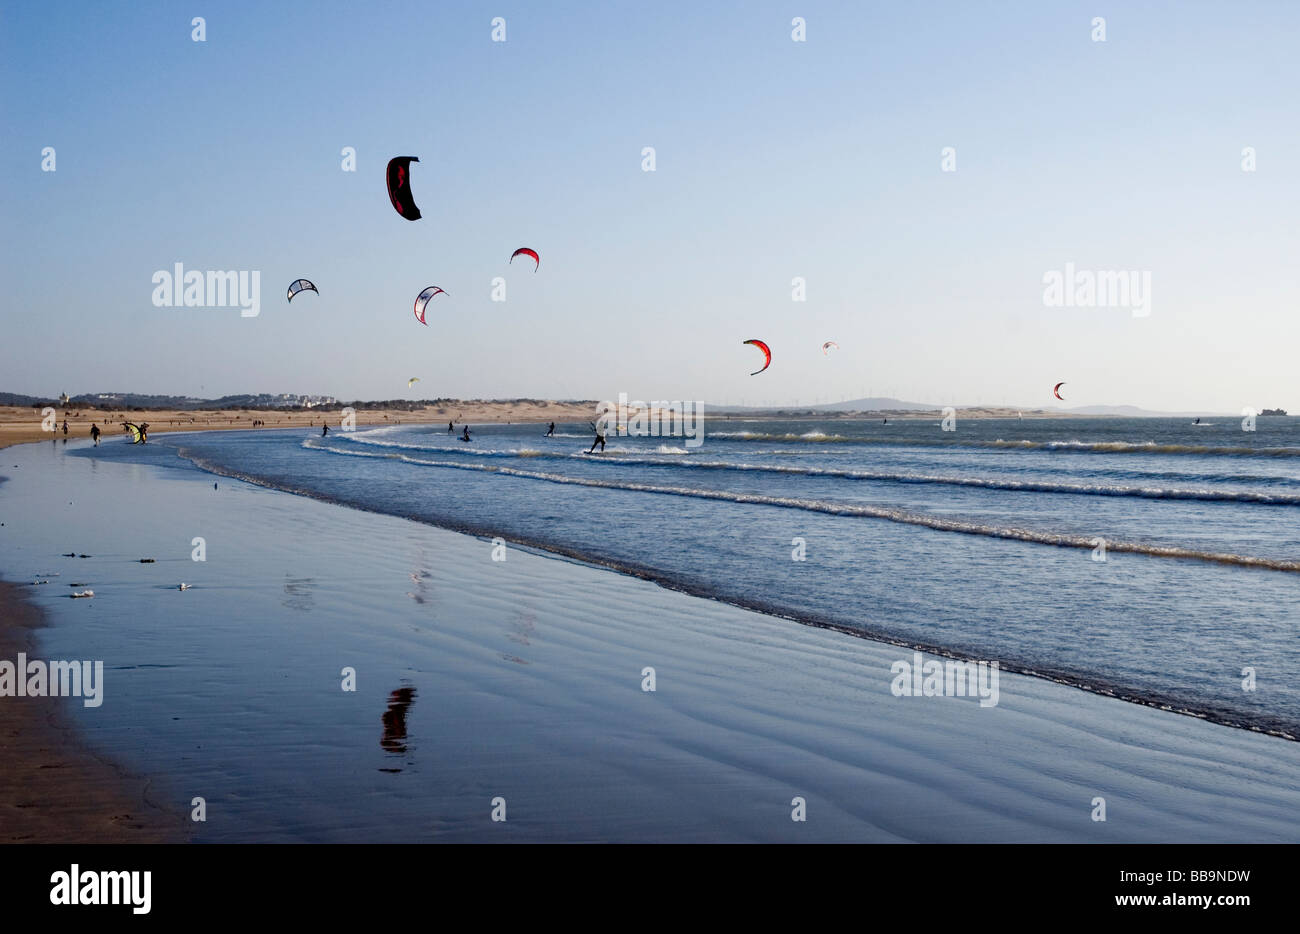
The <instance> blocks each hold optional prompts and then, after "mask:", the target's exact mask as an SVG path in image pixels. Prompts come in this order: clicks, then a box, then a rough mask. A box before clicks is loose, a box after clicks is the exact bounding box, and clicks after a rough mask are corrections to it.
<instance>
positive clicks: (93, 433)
mask: <svg viewBox="0 0 1300 934" xmlns="http://www.w3.org/2000/svg"><path fill="white" fill-rule="evenodd" d="M90 440H91V441H94V442H95V447H99V426H98V425H96V424H95V423H94V422H91V423H90Z"/></svg>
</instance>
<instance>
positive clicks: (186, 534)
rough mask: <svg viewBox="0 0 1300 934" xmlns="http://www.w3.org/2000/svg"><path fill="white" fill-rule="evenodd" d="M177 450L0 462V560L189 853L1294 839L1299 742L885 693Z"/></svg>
mask: <svg viewBox="0 0 1300 934" xmlns="http://www.w3.org/2000/svg"><path fill="white" fill-rule="evenodd" d="M379 437H380V438H382V437H383V436H382V435H381V436H379ZM197 439H198V436H190V437H185V438H181V437H176V438H173V439H169V441H168V443H167V444H155V443H153V442H151V444H150V445H149V446H148V447H147V448H141V447H138V446H137V447H130V446H126V445H122V446H120V447H119V446H116V445H109V446H107V447H101V448H100V449H99V450H97V451H96V450H93V449H86V448H84V447H83V446H79V445H76V444H73V445H68V446H66V447H65V446H63V445H61V444H60V445H38V446H27V447H24V448H22V449H18V450H15V451H13V452H6V453H7V454H9V453H12V454H13V456H14V459H15V462H18V463H19V466H18V467H17V468H16V469H11V468H10V465H9V464H6V465H5V467H6V472H8V473H10V474H11V475H12V477H13V480H12V482H10V483H6V484H3V485H0V521H2V522H4V523H5V525H4V526H3V527H0V567H3V568H4V569H5V571H6V574H7V575H8V576H11V577H13V578H14V579H16V580H21V579H24V578H26V577H27V576H28V575H30V578H29V580H28V583H29V586H30V592H31V593H32V595H33V597H34V599H36V600H37V601H38V602H39V603H40V604H41V605H42V606H43V607H44V608H45V610H46V611H47V613H48V614H49V616H50V619H51V625H50V626H49V627H48V628H46V629H43V630H41V631H40V632H39V635H38V642H39V646H40V651H41V653H42V654H43V655H44V656H46V657H49V658H56V659H57V658H92V659H102V660H103V661H104V663H105V669H106V675H105V678H106V684H105V691H104V703H103V705H102V706H100V707H98V708H95V709H84V708H82V707H81V706H80V705H79V704H78V703H76V702H75V701H70V702H67V704H68V709H69V711H70V713H71V714H72V715H73V716H74V717H75V718H76V720H77V722H78V723H79V724H80V725H81V726H82V727H83V728H84V731H85V734H86V736H87V738H88V740H89V741H90V743H91V744H92V746H93V747H94V748H95V750H96V751H97V752H99V753H100V754H103V755H106V756H108V757H110V758H111V760H112V761H115V762H118V763H121V764H122V765H123V766H124V767H126V768H129V769H132V770H134V771H136V772H137V773H141V774H145V775H148V776H149V777H150V784H149V790H148V797H149V799H150V800H151V801H155V802H158V803H159V804H161V805H162V806H164V807H167V808H168V809H169V810H172V811H174V812H179V813H181V814H186V813H188V811H189V809H190V808H191V806H192V804H191V802H192V801H193V799H194V798H195V797H203V798H204V799H205V801H206V805H207V821H206V822H204V823H201V824H194V825H192V826H193V827H194V832H195V837H196V839H197V840H199V841H233V840H262V841H270V840H284V841H289V840H312V841H356V840H366V841H377V840H394V841H429V840H434V841H436V840H447V841H453V840H476V841H491V840H499V841H504V840H737V841H743V840H767V841H797V840H844V841H848V840H854V841H888V840H922V841H925V840H928V841H941V840H947V841H954V840H961V841H988V840H1015V841H1031V840H1037V841H1044V840H1053V841H1062V840H1112V841H1120V840H1129V841H1134V840H1146V841H1159V840H1182V841H1201V840H1204V841H1212V840H1220V841H1222V840H1273V841H1294V840H1296V839H1300V836H1298V835H1300V824H1298V823H1297V820H1300V819H1298V818H1297V816H1296V815H1300V777H1298V776H1300V746H1297V745H1296V744H1294V743H1290V742H1286V741H1284V740H1281V739H1275V738H1271V737H1266V736H1259V735H1255V734H1252V733H1250V732H1248V731H1244V730H1234V729H1230V728H1228V727H1223V726H1216V725H1214V724H1207V723H1203V722H1200V721H1198V720H1196V719H1193V718H1189V717H1181V716H1174V715H1171V714H1167V713H1163V712H1161V711H1159V710H1155V709H1150V708H1146V707H1142V706H1138V705H1133V704H1125V703H1122V702H1119V701H1115V700H1109V699H1106V698H1102V697H1097V696H1094V695H1090V694H1087V693H1085V692H1080V691H1076V690H1074V689H1071V688H1065V687H1062V686H1059V685H1055V684H1051V683H1049V682H1047V681H1043V680H1039V679H1035V678H1024V677H1021V678H1017V677H1015V676H1012V675H1007V676H1005V677H1004V678H1003V680H1002V687H1001V691H1002V694H1001V703H1000V705H998V706H995V707H990V708H987V709H986V708H984V707H982V706H980V704H979V703H978V702H975V701H974V699H971V698H967V699H954V698H912V699H901V698H898V697H895V696H893V695H892V693H891V692H890V688H889V686H890V682H891V678H892V675H891V673H890V666H891V664H892V663H893V662H894V661H895V660H897V659H898V658H904V657H910V654H911V653H910V652H909V651H905V650H902V649H899V648H897V647H894V646H889V645H881V644H878V643H874V642H870V641H867V640H862V639H853V638H847V637H845V636H843V635H841V634H839V633H834V632H825V631H822V630H818V629H813V628H808V627H803V626H799V625H796V624H794V623H791V622H790V621H788V620H782V619H774V618H771V617H768V616H763V615H760V614H755V613H751V612H747V611H744V610H740V609H736V608H734V607H731V606H727V605H726V604H725V603H722V602H718V601H709V600H699V599H696V598H694V597H691V596H688V595H685V594H681V593H672V592H670V591H666V590H664V589H662V588H660V587H656V586H654V585H653V584H649V583H646V582H643V581H638V580H634V579H631V578H628V577H625V576H620V575H615V574H611V573H609V572H608V571H604V570H601V569H597V568H592V567H587V566H583V565H581V564H577V563H573V562H570V561H558V560H555V559H554V558H551V557H544V556H540V555H537V554H531V553H529V552H528V551H527V550H522V549H518V548H514V547H511V548H509V549H508V560H506V561H500V562H498V561H494V560H493V554H494V551H495V546H494V545H493V544H492V542H491V541H487V540H475V539H472V538H466V537H465V536H462V535H458V534H455V533H453V532H449V531H445V530H442V529H437V528H432V527H430V526H429V525H427V524H422V523H413V522H408V521H404V520H402V519H397V518H393V517H390V516H384V515H374V514H368V513H366V512H359V511H356V510H351V509H344V508H340V507H339V506H336V505H331V504H327V503H321V502H313V501H311V500H309V499H304V498H302V497H295V496H288V495H285V494H283V493H279V492H276V491H274V490H271V489H266V488H263V487H259V486H255V485H250V484H247V483H244V482H240V481H234V480H229V479H226V478H223V477H219V476H214V475H212V474H211V473H205V472H203V471H200V470H199V469H197V468H195V467H193V466H192V465H191V464H190V463H189V462H188V461H186V460H184V459H182V458H179V457H178V456H177V450H176V447H175V445H185V444H189V443H191V442H193V441H195V440H197ZM160 440H161V439H160ZM202 440H204V442H205V443H210V444H212V445H213V447H214V448H217V449H220V448H222V447H223V446H224V444H225V442H226V441H227V439H222V438H211V439H202ZM230 440H236V441H238V442H239V443H240V444H241V445H244V444H247V445H250V446H251V448H252V449H254V450H256V449H257V448H258V446H260V445H266V446H267V447H268V448H271V449H276V450H279V451H297V452H299V454H301V456H303V457H304V458H306V459H307V460H306V461H305V463H319V464H322V465H334V464H356V463H368V462H369V460H368V459H366V458H355V457H338V456H327V455H322V454H320V453H319V452H312V451H304V450H302V449H301V443H302V440H303V439H302V438H301V436H299V437H293V436H292V435H291V434H289V433H283V434H280V435H278V436H277V435H272V434H270V433H267V434H263V435H261V436H246V437H244V438H242V439H240V438H234V437H233V436H232V438H231V439H230ZM173 442H174V443H175V444H173ZM346 443H349V444H354V443H356V442H346ZM83 454H88V455H91V456H90V457H85V456H83ZM275 456H276V457H278V456H279V455H275ZM419 469H425V468H419ZM595 469H600V468H598V467H597V468H595ZM442 472H443V473H445V474H446V475H447V476H448V477H450V478H453V482H454V480H455V479H459V478H462V477H468V478H469V479H471V480H472V481H474V482H475V483H478V482H482V481H487V482H500V483H504V484H520V485H526V486H527V487H528V488H530V489H537V488H542V484H541V483H540V482H539V481H533V480H528V479H526V478H510V477H504V478H498V477H492V476H491V475H484V474H482V473H481V472H479V471H468V472H467V471H458V470H455V469H446V470H445V471H442ZM214 484H215V488H214ZM352 485H353V486H354V487H358V488H364V487H365V486H366V485H365V484H358V483H356V482H355V479H354V481H353V484H352ZM551 487H555V488H556V489H558V490H560V491H562V492H566V493H569V492H572V493H576V494H581V495H585V496H591V495H592V489H591V488H588V487H576V488H574V489H573V490H572V491H570V490H569V487H567V486H565V485H562V484H547V485H545V487H544V488H546V489H550V488H551ZM614 492H615V493H616V494H617V495H619V496H631V495H637V496H644V497H649V494H639V493H636V494H634V492H633V491H614ZM443 495H446V491H445V490H444V489H442V488H440V487H439V486H438V485H437V484H436V483H435V484H433V485H432V486H430V487H429V488H428V489H427V490H426V492H425V494H424V498H425V499H426V500H428V501H430V502H434V501H437V500H438V498H439V497H440V496H443ZM602 495H603V494H602ZM657 499H658V500H661V501H663V502H667V503H672V502H675V501H676V499H675V498H674V497H672V496H662V497H657ZM688 501H689V500H688ZM550 508H557V506H556V504H554V503H552V504H551V507H550ZM746 508H750V509H757V508H758V507H755V506H752V505H747V506H746ZM764 508H770V507H764ZM780 512H781V514H782V515H784V514H787V513H790V512H791V510H783V511H780ZM670 518H671V515H670ZM840 521H850V522H853V523H859V522H861V520H857V519H853V520H842V519H841V520H840ZM863 524H865V525H867V526H868V527H870V528H881V529H889V530H891V533H892V534H899V533H902V532H911V531H913V529H914V527H912V526H906V525H899V524H896V523H890V522H876V521H871V522H868V523H863ZM921 531H922V532H923V533H924V534H925V535H936V536H937V535H939V534H940V533H937V532H933V531H931V530H926V529H922V530H921ZM706 532H707V529H704V528H701V529H699V530H698V532H697V534H699V535H700V536H701V537H702V536H704V535H705V534H706ZM196 537H202V538H203V539H204V546H205V548H206V554H205V558H206V560H204V561H194V560H192V557H193V555H192V552H193V548H194V547H195V546H194V539H195V538H196ZM949 538H951V539H952V540H954V541H962V542H983V541H984V539H982V538H980V537H978V536H963V535H951V533H947V537H944V538H941V539H940V540H941V541H947V540H948V539H949ZM813 541H815V539H812V538H810V540H809V543H810V545H811V544H812V543H813ZM990 541H992V540H990ZM995 543H996V542H995ZM1016 545H1017V547H1029V546H1028V545H1025V544H1024V543H1016ZM1034 547H1039V548H1041V547H1043V546H1034ZM1052 551H1062V549H1052ZM65 552H72V553H74V554H87V555H89V557H87V558H80V557H71V558H68V557H63V553H65ZM141 558H153V559H155V560H154V561H153V562H151V563H141V562H140V559H141ZM804 565H805V566H815V558H814V556H813V554H812V553H810V557H809V560H808V561H807V562H804ZM1207 566H1208V565H1207ZM1235 570H1238V571H1240V569H1235ZM1251 573H1261V572H1251ZM1270 573H1271V574H1273V575H1276V576H1281V577H1286V575H1282V574H1280V573H1279V572H1270ZM15 575H17V576H15ZM34 580H46V581H48V583H45V584H35V585H33V584H31V581H34ZM181 582H185V583H188V584H190V585H192V586H191V588H190V589H188V590H186V591H183V592H182V591H180V590H179V589H178V584H179V583H181ZM74 583H75V584H76V586H77V587H78V589H80V588H82V587H89V588H92V589H93V590H94V591H95V597H94V598H92V599H89V600H69V599H67V597H66V593H67V592H69V591H70V590H71V589H72V585H73V584H74ZM647 665H650V666H654V667H655V668H656V669H657V672H658V689H657V692H655V693H646V692H644V691H643V690H642V689H641V685H642V677H643V671H644V669H645V666H647ZM345 667H346V668H353V669H355V671H356V674H357V682H356V691H355V692H345V691H343V690H342V689H341V687H342V684H341V681H342V670H343V669H344V668H345ZM10 700H12V699H10ZM4 702H10V701H4ZM24 702H26V703H40V701H34V700H31V699H28V700H26V701H24ZM1096 794H1103V795H1104V796H1106V797H1107V798H1108V800H1109V801H1110V802H1111V805H1112V819H1111V822H1110V823H1109V824H1104V825H1098V824H1095V823H1093V822H1092V821H1091V819H1090V818H1089V814H1090V810H1091V806H1090V804H1089V802H1090V801H1091V800H1092V798H1093V797H1094V796H1095V795H1096ZM795 795H799V796H801V797H805V798H806V799H807V801H808V802H809V807H810V813H811V814H812V815H813V816H812V817H811V818H810V823H809V824H808V825H806V826H805V825H802V824H796V823H793V822H791V820H790V818H789V811H790V803H791V800H792V797H793V796H795ZM497 797H502V798H504V799H506V801H507V802H508V809H509V810H508V813H509V820H508V821H506V822H504V823H498V822H494V821H492V820H491V819H490V816H489V815H490V811H491V809H492V804H491V802H492V800H493V799H494V798H497Z"/></svg>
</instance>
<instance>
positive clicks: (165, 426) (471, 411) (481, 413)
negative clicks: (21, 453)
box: [0, 399, 596, 448]
mask: <svg viewBox="0 0 1300 934" xmlns="http://www.w3.org/2000/svg"><path fill="white" fill-rule="evenodd" d="M595 405H596V403H594V402H556V401H551V400H543V399H519V400H513V401H509V400H481V399H471V400H466V401H461V400H454V401H449V402H447V403H446V404H441V405H426V406H421V407H419V408H416V409H413V410H407V409H382V408H381V409H364V408H363V409H358V410H357V411H356V415H355V418H356V424H357V425H358V426H367V425H400V424H412V423H425V424H430V425H437V424H443V423H445V422H447V421H449V420H454V421H455V422H456V423H457V424H458V425H459V424H464V423H469V424H475V423H493V422H551V421H557V422H558V421H578V422H581V421H585V420H588V419H591V418H592V417H593V415H592V413H593V411H594V410H595ZM341 418H342V415H341V414H340V412H338V411H337V410H320V411H314V412H313V411H297V410H287V409H247V410H245V409H240V410H238V411H235V410H231V411H226V410H216V411H212V410H206V409H205V410H199V411H185V410H177V409H149V410H131V411H125V410H121V409H113V410H105V409H92V408H78V407H76V406H72V407H69V408H59V409H57V411H56V416H55V423H56V428H55V430H54V431H53V432H50V431H46V430H45V429H44V428H42V427H41V421H42V419H41V411H40V409H33V408H27V407H22V406H13V405H6V406H0V448H3V447H5V446H6V445H10V444H21V443H23V442H26V441H49V440H50V439H51V438H53V439H54V440H56V441H59V440H62V439H63V438H64V437H65V435H64V434H63V423H64V421H65V420H66V421H67V423H68V434H67V435H66V437H67V438H69V439H78V438H88V437H89V436H90V426H91V425H92V424H98V425H99V428H100V430H101V431H103V432H104V440H107V439H108V438H112V437H116V436H120V435H122V434H123V428H122V422H124V421H129V422H135V423H136V424H139V423H140V422H148V423H149V433H150V435H158V434H162V433H165V432H171V431H230V430H233V429H248V430H250V431H254V430H262V429H271V428H310V427H313V426H316V427H319V426H320V425H322V424H329V425H330V426H331V427H337V426H338V425H339V422H340V419H341ZM254 421H257V422H259V423H261V424H260V426H259V427H258V428H255V427H254V426H253V422H254Z"/></svg>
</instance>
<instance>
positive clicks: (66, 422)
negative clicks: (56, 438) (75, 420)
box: [63, 418, 68, 436]
mask: <svg viewBox="0 0 1300 934" xmlns="http://www.w3.org/2000/svg"><path fill="white" fill-rule="evenodd" d="M67 433H68V420H67V419H66V418H65V419H64V420H63V434H64V435H65V436H66V435H67Z"/></svg>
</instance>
